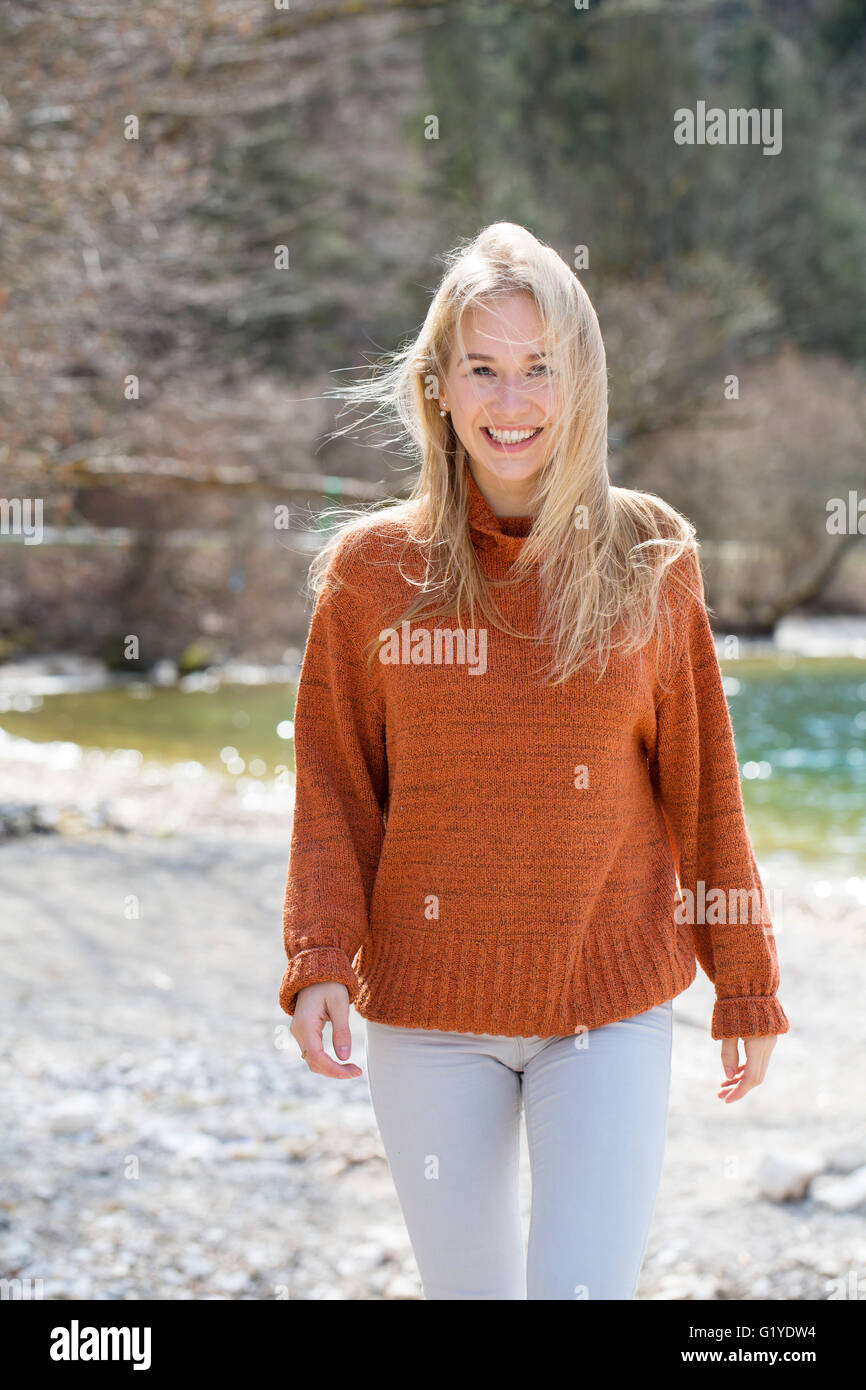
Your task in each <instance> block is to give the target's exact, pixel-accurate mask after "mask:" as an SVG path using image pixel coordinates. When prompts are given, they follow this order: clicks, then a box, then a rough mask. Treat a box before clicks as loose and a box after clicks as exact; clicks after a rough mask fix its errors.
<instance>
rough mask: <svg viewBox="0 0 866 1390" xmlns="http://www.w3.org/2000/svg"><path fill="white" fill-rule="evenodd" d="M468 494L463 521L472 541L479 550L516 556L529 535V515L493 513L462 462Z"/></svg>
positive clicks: (467, 467) (530, 524)
mask: <svg viewBox="0 0 866 1390" xmlns="http://www.w3.org/2000/svg"><path fill="white" fill-rule="evenodd" d="M463 466H464V470H465V479H466V490H467V494H468V499H469V503H468V509H467V521H468V524H469V530H470V532H471V533H472V540H473V543H474V544H475V545H476V546H480V547H481V549H483V550H496V551H498V552H500V553H501V554H503V555H511V556H514V555H516V554H517V553H518V552H519V550H520V548H521V546H522V545H523V542H524V541H525V540H526V537H527V536H528V535H529V531H530V528H531V526H532V520H533V518H532V517H531V516H497V515H496V513H495V512H494V510H493V508H492V507H491V506H490V503H489V502H488V501H487V498H486V497H485V496H484V493H483V492H482V491H481V489H480V487H479V486H478V484H477V483H476V481H475V479H474V477H473V476H472V470H471V468H470V467H469V464H468V463H464V465H463Z"/></svg>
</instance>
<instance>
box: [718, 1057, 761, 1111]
mask: <svg viewBox="0 0 866 1390" xmlns="http://www.w3.org/2000/svg"><path fill="white" fill-rule="evenodd" d="M760 1084H761V1083H760V1076H759V1074H758V1070H757V1068H756V1067H755V1066H754V1065H751V1066H750V1065H749V1064H748V1063H747V1065H746V1067H745V1069H744V1070H743V1074H742V1076H739V1077H736V1078H734V1080H733V1082H728V1083H726V1084H725V1085H724V1086H723V1087H722V1089H721V1091H720V1092H719V1095H721V1096H722V1098H723V1100H725V1102H726V1103H727V1102H730V1101H732V1100H740V1099H741V1098H742V1097H743V1096H744V1095H746V1094H747V1093H748V1092H749V1091H751V1090H752V1089H753V1087H755V1086H759V1085H760Z"/></svg>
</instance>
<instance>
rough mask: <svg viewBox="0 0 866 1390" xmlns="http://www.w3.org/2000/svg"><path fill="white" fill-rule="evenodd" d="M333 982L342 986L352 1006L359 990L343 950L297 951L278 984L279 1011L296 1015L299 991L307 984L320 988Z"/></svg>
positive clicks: (358, 983)
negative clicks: (347, 993) (344, 987)
mask: <svg viewBox="0 0 866 1390" xmlns="http://www.w3.org/2000/svg"><path fill="white" fill-rule="evenodd" d="M331 981H333V982H334V983H335V984H340V985H345V986H346V988H347V990H348V991H349V1003H350V1004H353V1003H354V1002H355V999H356V998H357V996H358V991H359V989H360V987H361V985H360V981H359V979H358V977H357V975H356V974H355V972H354V970H353V969H352V963H351V961H350V960H349V957H348V956H347V955H346V952H345V951H341V950H340V948H339V947H338V946H320V947H316V948H315V949H311V950H308V951H299V952H298V954H297V955H296V956H292V958H291V960H290V961H289V964H288V966H287V968H286V973H285V974H284V975H283V980H282V984H281V985H280V1008H281V1009H283V1010H284V1012H285V1013H287V1014H293V1013H294V1012H295V1003H296V1000H297V996H298V991H299V990H302V989H306V987H307V985H322V984H328V983H330V982H331Z"/></svg>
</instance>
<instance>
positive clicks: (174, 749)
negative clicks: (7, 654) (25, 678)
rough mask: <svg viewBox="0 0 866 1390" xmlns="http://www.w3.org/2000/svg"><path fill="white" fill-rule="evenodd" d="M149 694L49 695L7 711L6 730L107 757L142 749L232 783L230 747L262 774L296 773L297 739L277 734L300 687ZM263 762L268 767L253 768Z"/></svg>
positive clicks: (0, 722)
mask: <svg viewBox="0 0 866 1390" xmlns="http://www.w3.org/2000/svg"><path fill="white" fill-rule="evenodd" d="M146 690H147V691H149V693H142V692H141V687H138V691H139V693H135V688H133V689H130V688H129V687H123V686H120V687H118V686H115V687H112V688H111V689H107V690H93V691H87V692H85V693H83V694H68V695H44V696H42V697H41V704H40V705H39V707H38V708H34V709H32V710H30V711H28V712H24V711H17V710H0V728H2V729H5V730H6V732H7V733H9V734H14V735H15V736H17V737H20V738H29V739H34V740H36V741H53V740H63V741H66V742H69V743H78V744H81V745H82V747H85V748H102V749H105V750H106V751H109V750H113V749H116V748H137V749H138V750H139V752H140V753H142V754H143V755H144V757H145V758H150V759H154V760H156V761H159V762H166V763H174V762H186V761H188V760H190V759H194V760H195V761H196V762H200V763H202V765H203V766H204V767H206V768H209V769H211V770H212V771H218V772H222V773H224V774H225V775H226V777H232V776H233V775H234V774H232V773H230V772H229V771H228V764H227V762H226V761H225V759H223V758H221V757H220V754H221V753H222V752H223V751H224V750H229V749H235V750H236V751H237V754H238V756H239V757H240V758H242V759H243V761H244V762H245V763H246V764H247V768H248V770H254V771H255V775H257V776H262V777H264V776H272V775H273V774H274V772H275V771H276V769H277V768H278V767H280V766H283V767H288V768H289V769H291V770H292V771H294V766H295V763H294V745H293V743H292V740H291V738H290V737H289V738H285V737H281V736H280V734H279V733H278V732H277V730H278V728H279V727H280V725H284V724H285V723H286V722H288V723H291V719H292V714H293V711H294V707H295V687H294V686H291V685H263V686H246V685H236V686H222V687H221V688H220V689H218V690H215V691H214V692H213V693H210V694H209V693H206V692H204V691H195V692H192V691H190V692H188V693H185V692H183V691H181V690H178V689H177V688H175V687H168V688H160V687H158V686H156V687H147V688H146ZM33 698H34V702H35V699H36V697H33ZM286 732H289V731H288V730H287V731H286ZM256 759H260V760H261V762H262V763H263V764H264V768H263V769H260V768H255V769H249V764H250V763H251V762H254V761H255V760H256Z"/></svg>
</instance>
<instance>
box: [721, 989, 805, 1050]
mask: <svg viewBox="0 0 866 1390" xmlns="http://www.w3.org/2000/svg"><path fill="white" fill-rule="evenodd" d="M789 1026H790V1025H789V1023H788V1020H787V1018H786V1017H785V1010H784V1009H783V1008H782V1005H781V1004H780V1003H779V1001H778V999H777V998H776V996H775V994H746V995H739V996H737V997H736V998H734V999H717V1000H716V1002H715V1006H714V1008H713V1021H712V1024H711V1026H710V1036H711V1037H713V1038H718V1039H721V1038H763V1037H768V1036H769V1035H770V1034H771V1033H787V1031H788V1028H789Z"/></svg>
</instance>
